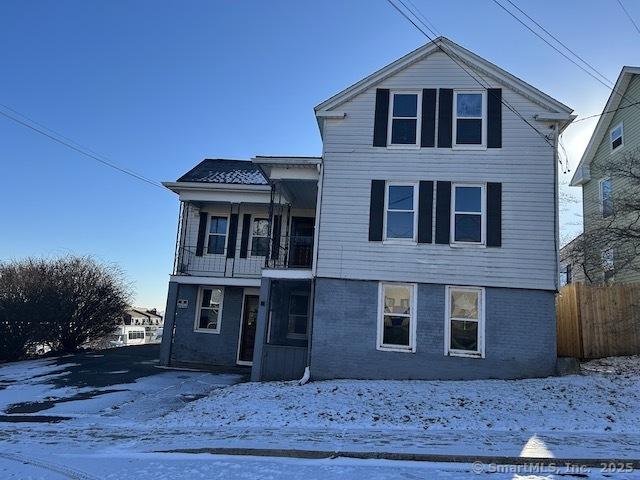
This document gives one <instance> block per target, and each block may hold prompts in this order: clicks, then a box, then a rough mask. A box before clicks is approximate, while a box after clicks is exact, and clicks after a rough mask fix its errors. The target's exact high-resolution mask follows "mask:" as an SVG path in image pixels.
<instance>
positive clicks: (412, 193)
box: [385, 183, 418, 240]
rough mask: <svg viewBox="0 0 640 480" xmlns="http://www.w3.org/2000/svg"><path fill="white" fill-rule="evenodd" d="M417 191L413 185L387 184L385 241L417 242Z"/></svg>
mask: <svg viewBox="0 0 640 480" xmlns="http://www.w3.org/2000/svg"><path fill="white" fill-rule="evenodd" d="M417 190H418V189H417V188H416V186H415V185H413V184H406V183H405V184H402V183H396V184H394V183H387V193H386V203H385V207H386V208H385V240H389V239H391V240H393V239H400V240H415V231H416V225H415V224H416V218H417V216H416V205H417V200H416V198H415V197H416V192H417Z"/></svg>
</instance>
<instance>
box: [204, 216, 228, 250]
mask: <svg viewBox="0 0 640 480" xmlns="http://www.w3.org/2000/svg"><path fill="white" fill-rule="evenodd" d="M227 224H228V222H227V217H217V216H212V217H211V218H210V219H209V237H208V240H207V253H210V254H223V253H224V249H225V247H226V244H227Z"/></svg>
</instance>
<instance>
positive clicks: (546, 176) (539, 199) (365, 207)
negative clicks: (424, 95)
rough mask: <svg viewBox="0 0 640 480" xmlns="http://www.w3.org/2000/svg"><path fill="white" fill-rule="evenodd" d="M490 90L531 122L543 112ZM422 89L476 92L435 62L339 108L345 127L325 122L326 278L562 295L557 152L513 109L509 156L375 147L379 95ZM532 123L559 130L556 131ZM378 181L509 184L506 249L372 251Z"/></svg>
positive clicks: (506, 140) (505, 140)
mask: <svg viewBox="0 0 640 480" xmlns="http://www.w3.org/2000/svg"><path fill="white" fill-rule="evenodd" d="M484 81H485V82H486V83H488V85H489V87H490V88H502V89H503V90H502V95H503V98H504V99H505V100H506V101H507V102H509V103H510V104H511V105H513V106H514V108H516V109H517V110H518V111H519V112H520V113H521V114H522V115H523V116H525V117H526V118H533V116H534V114H536V113H540V112H542V111H543V108H542V107H541V106H540V105H538V104H534V103H533V102H531V101H530V100H528V99H526V98H524V97H523V96H521V95H519V94H517V93H514V92H513V91H510V90H508V89H506V88H505V87H504V86H502V85H499V84H497V83H496V82H495V81H493V80H492V79H490V78H486V79H485V80H484ZM418 85H419V86H420V87H422V88H467V89H472V88H475V87H477V83H475V81H474V80H473V79H472V78H470V77H469V76H468V75H467V74H466V73H465V72H464V71H463V70H462V69H461V68H460V67H459V66H457V65H456V64H455V63H453V62H452V61H451V60H450V59H449V58H448V57H446V56H445V55H444V54H442V53H434V54H432V55H430V56H428V57H427V58H426V59H423V60H421V61H418V62H417V63H415V64H413V65H412V66H410V67H407V68H406V69H405V70H403V71H401V72H399V73H398V74H396V75H394V76H392V77H389V78H387V79H385V80H384V81H382V82H380V84H378V85H376V86H375V87H374V88H371V89H369V90H367V91H365V92H363V93H362V94H360V95H358V96H356V97H354V98H353V99H352V100H350V101H348V102H345V103H344V104H342V105H340V106H339V107H337V109H338V110H340V111H344V112H345V113H346V117H345V118H344V119H340V120H326V121H325V123H324V130H323V138H324V152H323V162H324V166H323V170H324V174H323V192H322V210H321V214H320V224H319V228H318V232H319V233H318V235H319V243H318V263H317V275H318V276H320V277H329V278H351V279H363V280H376V281H378V280H388V281H400V282H425V283H440V284H445V285H447V284H453V285H455V284H458V283H462V281H463V280H464V283H466V284H470V285H486V286H496V287H513V288H538V289H546V290H554V289H555V288H556V283H557V274H558V272H557V267H556V259H555V241H554V239H555V234H554V204H555V200H554V155H553V150H552V148H551V147H550V146H549V145H548V143H547V142H546V141H545V140H543V139H542V138H541V137H540V136H539V135H538V134H537V133H535V132H534V131H533V130H531V127H529V126H528V125H527V124H526V123H524V122H523V121H522V120H521V119H520V118H518V117H517V116H516V115H515V114H513V113H512V112H511V111H509V110H508V109H503V111H502V148H501V149H488V150H455V149H451V148H420V149H409V150H401V151H398V150H389V149H383V148H376V147H373V145H372V139H373V123H374V111H375V97H376V88H389V89H391V90H393V89H400V88H415V87H416V86H418ZM531 122H532V123H533V124H534V125H535V126H536V128H538V129H539V130H542V131H551V130H549V129H548V126H549V125H548V124H544V123H541V122H535V121H533V120H532V121H531ZM372 179H382V180H390V179H393V180H395V181H404V182H417V181H419V180H433V181H438V180H442V181H450V182H454V183H486V182H502V247H501V248H484V249H482V248H457V249H456V248H452V247H451V246H449V245H440V244H435V243H431V244H417V245H395V244H388V243H385V242H369V241H368V228H369V201H370V191H371V180H372ZM434 204H435V202H434ZM434 215H435V205H434ZM462 273H464V277H463V278H462V277H461V275H462Z"/></svg>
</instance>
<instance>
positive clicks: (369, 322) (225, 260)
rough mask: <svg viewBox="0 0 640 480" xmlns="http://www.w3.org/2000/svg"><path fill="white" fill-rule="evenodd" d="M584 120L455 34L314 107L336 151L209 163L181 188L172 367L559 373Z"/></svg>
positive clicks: (317, 374)
mask: <svg viewBox="0 0 640 480" xmlns="http://www.w3.org/2000/svg"><path fill="white" fill-rule="evenodd" d="M571 112H572V110H571V109H570V108H568V107H567V106H565V105H563V104H562V103H560V102H558V101H557V100H554V99H553V98H551V97H549V96H548V95H546V94H544V93H542V92H540V91H539V90H537V89H535V88H534V87H532V86H530V85H529V84H527V83H525V82H524V81H522V80H520V79H518V78H516V77H515V76H513V75H511V74H509V73H508V72H506V71H504V70H502V69H500V68H498V67H497V66H495V65H493V64H491V63H489V62H488V61H486V60H484V59H482V58H480V57H478V56H477V55H474V54H473V53H471V52H469V51H468V50H465V49H464V48H462V47H460V46H458V45H456V44H455V43H453V42H451V41H450V40H448V39H446V38H442V37H440V38H438V39H436V40H435V41H434V42H432V43H428V44H426V45H424V46H422V47H420V48H418V49H417V50H415V51H413V52H411V53H409V54H408V55H406V56H404V57H402V58H400V59H399V60H397V61H395V62H393V63H391V64H390V65H388V66H386V67H384V68H382V69H381V70H379V71H377V72H375V73H373V74H372V75H370V76H368V77H366V78H365V79H363V80H361V81H360V82H358V83H356V84H354V85H352V86H350V87H349V88H347V89H345V90H344V91H342V92H340V93H338V94H337V95H335V96H333V97H331V98H330V99H328V100H326V101H324V102H322V103H321V104H320V105H318V106H317V107H316V108H315V114H316V119H317V121H318V125H319V129H320V134H321V136H322V140H323V154H322V157H318V158H308V157H260V156H259V157H255V158H253V159H251V161H235V160H205V161H203V162H202V163H200V164H199V165H198V166H196V167H195V168H194V169H192V170H191V171H190V172H188V173H187V174H185V175H184V176H183V177H181V178H180V179H178V181H177V182H172V183H166V184H165V185H166V186H167V187H168V188H170V189H171V190H173V191H174V192H176V193H178V194H179V196H180V201H181V214H180V222H179V231H178V242H177V248H176V258H175V268H174V272H173V275H172V276H171V280H170V283H169V296H168V304H167V309H166V317H165V334H164V337H163V345H162V358H161V361H162V363H163V364H165V365H168V364H171V365H192V366H193V365H195V366H210V365H229V366H231V365H238V364H239V365H251V366H252V368H251V377H252V379H253V380H273V379H296V378H300V377H301V376H302V375H303V373H304V372H305V368H307V367H308V369H309V370H308V371H309V372H310V376H311V378H314V379H326V378H378V379H470V378H513V377H525V376H541V375H548V374H550V373H552V372H553V371H554V368H555V360H556V338H555V332H556V327H555V307H554V294H555V292H556V290H557V287H558V215H557V214H558V208H557V187H556V185H557V162H556V145H557V137H558V135H559V133H560V132H561V131H562V130H563V129H564V128H565V127H566V126H567V125H568V124H569V123H570V122H571V120H572V119H573V116H572V115H571ZM525 339H526V341H524V340H525Z"/></svg>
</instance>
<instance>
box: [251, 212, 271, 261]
mask: <svg viewBox="0 0 640 480" xmlns="http://www.w3.org/2000/svg"><path fill="white" fill-rule="evenodd" d="M256 220H264V221H265V222H268V221H269V218H267V217H260V216H257V215H252V218H251V228H250V233H249V247H250V248H249V254H248V256H249V257H262V258H264V257H266V256H268V255H269V246H270V245H269V246H268V247H267V254H266V255H254V254H253V239H254V238H266V239H269V233H267V234H266V235H265V236H259V235H255V225H256Z"/></svg>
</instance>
